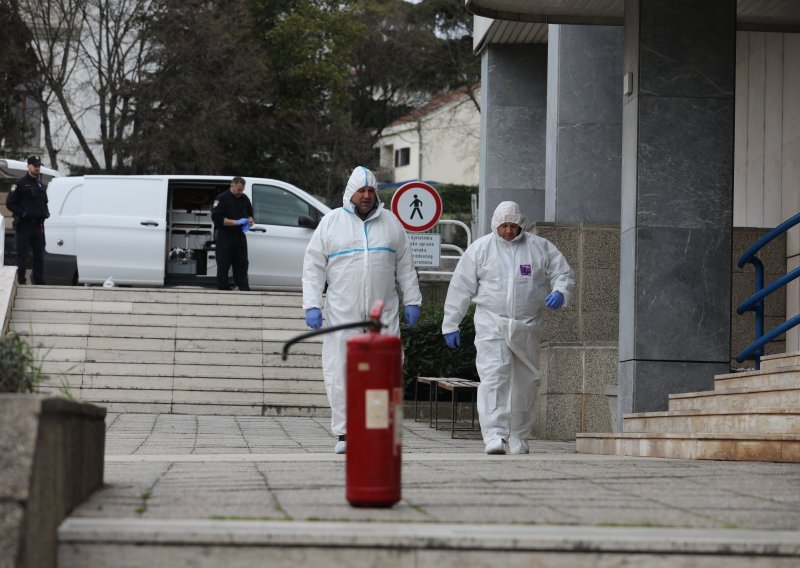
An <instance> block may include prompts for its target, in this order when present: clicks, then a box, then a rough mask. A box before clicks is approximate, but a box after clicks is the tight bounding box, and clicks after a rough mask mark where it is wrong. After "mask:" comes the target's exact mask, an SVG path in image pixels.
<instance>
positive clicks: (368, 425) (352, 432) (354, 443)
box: [283, 301, 403, 507]
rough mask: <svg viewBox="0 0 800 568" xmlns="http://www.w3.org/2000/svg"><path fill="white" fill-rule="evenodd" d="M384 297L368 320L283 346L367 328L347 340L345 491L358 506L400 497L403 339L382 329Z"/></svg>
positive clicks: (285, 349) (376, 504)
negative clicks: (381, 332) (344, 330)
mask: <svg viewBox="0 0 800 568" xmlns="http://www.w3.org/2000/svg"><path fill="white" fill-rule="evenodd" d="M381 312H383V301H378V302H376V303H375V305H374V306H373V307H372V310H371V311H370V314H369V317H370V319H369V320H368V321H362V322H354V323H348V324H342V325H338V326H333V327H329V328H327V329H323V330H317V331H312V332H309V333H305V334H303V335H299V336H297V337H296V338H294V339H292V340H290V341H289V342H287V343H286V345H284V347H283V358H284V359H286V356H287V353H288V349H289V346H290V345H292V344H293V343H296V342H298V341H301V340H302V339H306V338H308V337H311V336H314V335H319V334H321V333H328V332H331V331H337V330H340V329H348V328H353V327H365V328H368V330H369V331H368V332H367V333H365V334H363V335H358V336H356V337H353V338H351V339H350V340H348V342H347V453H346V454H345V486H346V489H345V496H346V498H347V500H348V501H349V502H350V504H351V505H352V506H354V507H391V506H392V505H394V504H395V503H397V502H398V501H399V500H400V498H401V489H400V486H401V479H400V472H401V455H402V437H401V432H402V426H403V372H402V367H403V363H402V342H401V341H400V338H399V337H396V336H392V335H381V334H380V333H379V332H380V329H381V327H382V324H381V321H380V317H381Z"/></svg>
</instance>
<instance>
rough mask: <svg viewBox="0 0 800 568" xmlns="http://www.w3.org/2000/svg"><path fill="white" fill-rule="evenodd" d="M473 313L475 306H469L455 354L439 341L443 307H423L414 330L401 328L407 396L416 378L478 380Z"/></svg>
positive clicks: (410, 393) (440, 338) (412, 389)
mask: <svg viewBox="0 0 800 568" xmlns="http://www.w3.org/2000/svg"><path fill="white" fill-rule="evenodd" d="M474 311H475V306H470V309H469V311H468V312H467V315H466V316H464V319H463V320H462V321H461V326H460V331H461V346H460V347H459V348H457V349H455V350H451V349H450V348H449V347H447V344H446V343H445V342H444V338H443V337H442V318H443V317H444V307H443V306H441V305H439V304H433V305H423V307H422V315H421V316H420V318H419V321H418V322H417V324H416V325H415V326H414V327H412V328H409V327H408V326H406V325H405V324H403V328H402V331H401V336H402V338H403V349H404V351H405V363H404V365H403V382H404V384H405V387H406V394H407V395H412V396H413V392H414V381H415V379H416V378H417V377H459V378H462V379H471V380H473V381H477V380H478V371H477V370H476V369H475V326H474V325H473V323H472V314H473V312H474Z"/></svg>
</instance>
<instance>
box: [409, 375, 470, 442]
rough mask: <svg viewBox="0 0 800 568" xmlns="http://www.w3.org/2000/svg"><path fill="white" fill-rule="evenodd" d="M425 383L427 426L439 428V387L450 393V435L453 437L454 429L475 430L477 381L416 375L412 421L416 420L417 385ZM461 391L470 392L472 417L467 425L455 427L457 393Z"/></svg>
mask: <svg viewBox="0 0 800 568" xmlns="http://www.w3.org/2000/svg"><path fill="white" fill-rule="evenodd" d="M420 383H422V384H427V385H429V387H430V388H429V389H428V426H431V427H433V428H435V429H436V430H438V429H439V388H440V387H441V388H443V389H444V390H448V391H450V392H451V393H452V397H451V398H452V405H453V409H452V414H451V416H450V437H451V438H455V434H456V430H475V404H476V398H477V392H478V385H479V384H480V383H479V382H478V381H470V380H468V379H459V378H453V377H417V382H416V384H415V385H414V421H415V422H416V421H417V405H418V403H419V385H420ZM462 392H471V393H472V396H471V402H472V419H471V422H470V426H469V427H465V428H456V421H457V419H458V403H459V400H458V398H459V397H458V395H459V394H460V393H462Z"/></svg>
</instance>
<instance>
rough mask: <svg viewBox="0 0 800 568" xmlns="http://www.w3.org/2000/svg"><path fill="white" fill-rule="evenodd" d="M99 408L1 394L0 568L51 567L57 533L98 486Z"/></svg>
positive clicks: (100, 469) (102, 443) (100, 474)
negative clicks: (74, 509) (59, 526)
mask: <svg viewBox="0 0 800 568" xmlns="http://www.w3.org/2000/svg"><path fill="white" fill-rule="evenodd" d="M105 415H106V411H105V409H104V408H100V407H97V406H93V405H91V404H85V403H78V402H74V401H70V400H66V399H62V398H47V397H44V396H41V395H22V394H3V395H0V472H2V475H0V565H2V566H4V567H5V566H9V567H11V566H18V567H55V566H56V545H57V541H56V531H57V529H58V525H59V524H60V523H61V521H62V520H63V519H64V518H65V517H66V516H67V515H68V514H69V512H70V511H72V509H73V508H75V507H76V506H77V505H79V504H80V503H82V502H83V501H85V500H86V499H87V498H88V497H89V495H91V493H92V492H93V491H94V490H95V489H99V488H100V487H101V486H102V484H103V464H104V462H103V452H104V446H105Z"/></svg>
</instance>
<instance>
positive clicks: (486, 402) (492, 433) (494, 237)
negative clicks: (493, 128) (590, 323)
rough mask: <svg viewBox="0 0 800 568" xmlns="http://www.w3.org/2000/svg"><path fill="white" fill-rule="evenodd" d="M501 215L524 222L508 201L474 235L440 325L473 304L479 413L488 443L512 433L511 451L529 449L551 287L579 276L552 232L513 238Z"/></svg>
mask: <svg viewBox="0 0 800 568" xmlns="http://www.w3.org/2000/svg"><path fill="white" fill-rule="evenodd" d="M503 223H515V224H517V225H519V226H520V227H522V223H523V220H522V214H521V212H520V209H519V206H518V205H517V204H516V203H514V202H511V201H504V202H502V203H500V205H498V206H497V209H496V210H495V212H494V215H493V216H492V233H491V234H489V235H485V236H483V237H481V238H480V239H478V240H476V241H475V242H474V243H472V245H470V246H469V248H467V250H466V251H465V252H464V255H463V256H462V257H461V258H460V259H459V261H458V265H457V266H456V269H455V271H454V273H453V278H452V279H451V281H450V287H449V288H448V290H447V298H446V299H445V306H444V320H443V321H442V333H443V334H447V333H451V332H454V331H458V325H459V323H460V322H461V319H462V318H463V317H464V314H466V312H467V309H468V308H469V303H470V300H471V301H472V302H474V303H475V304H476V308H475V317H474V323H475V348H476V351H477V356H476V360H475V366H476V367H477V370H478V375H479V376H480V386H479V387H478V416H479V418H480V424H481V431H482V434H483V440H484V443H486V444H487V446H488V445H489V444H491V443H495V442H497V441H498V439H503V440H506V441H507V443H508V444H509V446H510V449H511V452H512V453H522V452H527V449H528V446H527V439H528V436H529V435H530V432H531V429H532V427H533V418H534V408H533V406H534V402H535V396H536V388H537V386H538V385H537V384H536V383H537V381H539V379H540V372H539V343H540V339H541V335H542V324H543V318H542V311H543V307H544V300H545V297H546V296H547V295H548V293H549V290H548V288H552V289H553V290H554V291H559V292H561V293H562V294H563V295H564V305H565V306H566V305H567V303H568V302H569V299H570V297H571V296H572V292H573V289H574V287H575V278H574V276H573V274H572V269H571V268H570V266H569V264H567V261H566V260H565V259H564V256H563V255H562V254H561V253H560V252H559V250H558V249H557V248H556V247H555V246H554V245H553V244H552V243H551V242H550V241H548V240H547V239H544V238H542V237H539V236H536V235H533V234H531V233H528V232H525V231H524V230H523V231H522V232H520V234H519V235H517V237H516V238H515V239H514V240H512V241H506V240H505V239H503V238H502V237H500V236H499V235H498V234H497V228H498V227H499V226H500V225H502V224H503Z"/></svg>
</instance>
